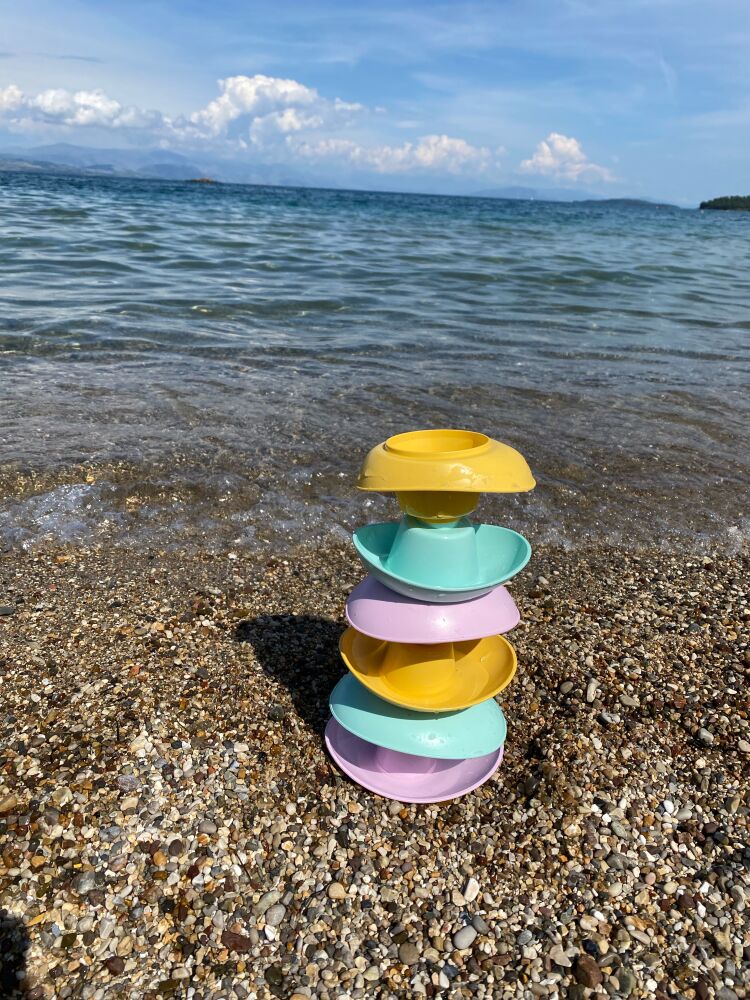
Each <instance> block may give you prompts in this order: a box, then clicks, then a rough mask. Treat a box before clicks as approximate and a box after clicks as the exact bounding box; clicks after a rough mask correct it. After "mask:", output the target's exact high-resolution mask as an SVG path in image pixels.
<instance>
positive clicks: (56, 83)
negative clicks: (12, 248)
mask: <svg viewBox="0 0 750 1000" xmlns="http://www.w3.org/2000/svg"><path fill="white" fill-rule="evenodd" d="M57 142H68V143H75V144H79V145H83V146H90V147H97V148H113V147H115V148H123V149H136V150H151V149H158V150H164V151H171V152H174V153H180V154H183V155H186V156H188V157H189V158H190V160H191V162H196V163H199V164H209V165H210V164H213V163H220V162H225V163H233V164H236V165H238V166H241V167H242V168H243V169H244V168H245V166H247V168H248V169H250V168H252V169H256V168H257V169H262V168H264V167H266V166H274V168H275V169H277V170H281V171H282V173H284V172H286V173H287V174H288V176H289V177H290V178H298V179H300V180H302V181H305V182H311V183H321V184H332V185H337V186H354V187H374V188H379V189H389V190H421V191H427V192H432V191H434V192H448V193H473V192H477V191H482V190H491V189H495V188H500V187H505V186H509V185H512V186H524V187H532V188H536V189H543V188H549V187H553V188H558V189H559V188H566V189H571V190H576V191H587V192H589V191H590V192H593V193H596V194H599V195H605V196H611V197H622V196H634V197H650V198H657V199H664V200H667V201H673V202H677V203H680V204H694V203H696V202H698V201H700V200H701V199H703V198H708V197H713V196H716V195H721V194H748V193H750V0H711V2H707V0H494V2H489V3H473V2H472V3H466V2H463V0H452V2H449V3H440V2H415V0H411V2H409V0H402V2H381V0H369V2H368V3H362V4H359V3H355V2H352V0H348V2H333V0H307V2H304V3H297V2H294V0H292V2H280V3H276V4H270V3H268V2H263V3H256V2H252V0H242V2H235V0H214V2H212V3H206V2H205V0H202V2H197V0H148V2H139V0H96V2H85V0H66V3H65V4H61V3H60V2H59V0H25V2H24V3H23V4H18V3H13V2H7V0H5V2H3V3H1V4H0V149H10V148H26V147H33V146H38V145H42V144H48V143H57Z"/></svg>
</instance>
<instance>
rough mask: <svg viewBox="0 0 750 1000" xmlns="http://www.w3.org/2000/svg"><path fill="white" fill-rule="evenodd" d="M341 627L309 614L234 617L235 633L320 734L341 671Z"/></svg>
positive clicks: (303, 717)
mask: <svg viewBox="0 0 750 1000" xmlns="http://www.w3.org/2000/svg"><path fill="white" fill-rule="evenodd" d="M343 631H344V625H342V624H340V623H339V622H335V621H331V620H330V619H328V618H318V617H315V616H313V615H259V616H258V617H257V618H248V619H246V620H244V621H241V622H239V623H238V624H237V626H236V628H235V633H234V637H235V639H236V640H237V641H238V642H246V643H248V644H249V645H250V646H251V647H252V649H253V652H254V653H255V655H256V657H257V659H258V662H259V664H260V666H261V669H262V670H263V672H264V673H265V674H266V675H267V676H268V677H272V678H273V679H274V680H276V681H278V682H279V683H280V684H282V685H283V686H284V687H285V688H286V689H287V691H288V692H289V695H290V697H291V699H292V701H293V703H294V708H295V711H296V712H297V715H298V716H299V717H300V718H301V719H302V720H303V721H304V722H305V723H306V724H307V725H308V726H309V727H310V728H311V729H312V730H313V731H314V732H316V733H318V734H319V735H321V736H322V734H323V731H324V729H325V726H326V722H327V721H328V716H329V714H330V712H329V709H328V696H329V695H330V693H331V691H332V690H333V687H334V685H335V684H336V682H337V681H338V680H339V678H340V677H342V676H343V674H344V673H346V668H345V666H344V664H343V662H342V660H341V657H340V655H339V639H340V638H341V635H342V633H343Z"/></svg>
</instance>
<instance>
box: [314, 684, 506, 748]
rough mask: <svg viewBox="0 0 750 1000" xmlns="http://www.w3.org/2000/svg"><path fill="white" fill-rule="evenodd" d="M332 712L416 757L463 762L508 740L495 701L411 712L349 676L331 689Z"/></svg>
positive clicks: (358, 731) (359, 731) (348, 725)
mask: <svg viewBox="0 0 750 1000" xmlns="http://www.w3.org/2000/svg"><path fill="white" fill-rule="evenodd" d="M330 705H331V714H332V715H333V717H334V719H335V720H336V721H337V722H338V723H339V725H341V726H343V727H344V729H346V730H347V731H348V732H350V733H354V735H355V736H359V738H360V739H362V740H367V742H368V743H374V744H375V745H376V746H380V747H385V748H386V749H387V750H395V751H397V752H398V753H410V754H414V755H416V756H417V757H435V758H439V759H441V760H463V759H465V758H467V757H483V756H484V755H485V754H489V753H493V752H494V751H495V750H497V749H498V747H500V746H502V745H503V744H504V743H505V733H506V725H505V716H504V715H503V713H502V709H501V708H500V706H499V705H498V704H497V702H496V701H494V699H492V698H490V699H488V700H487V701H483V702H481V703H480V704H479V705H473V706H472V707H471V708H464V709H462V710H461V711H460V712H441V713H439V714H429V713H427V712H412V711H410V710H409V709H408V708H399V707H398V705H391V704H390V702H387V701H383V699H382V698H378V697H377V696H376V695H374V694H373V693H372V692H371V691H368V690H367V688H366V687H365V686H364V685H363V684H360V682H359V681H358V680H357V679H356V678H355V677H353V676H352V674H347V675H346V676H345V677H342V678H341V680H340V681H339V682H338V684H337V685H336V687H335V688H334V689H333V691H332V692H331V700H330Z"/></svg>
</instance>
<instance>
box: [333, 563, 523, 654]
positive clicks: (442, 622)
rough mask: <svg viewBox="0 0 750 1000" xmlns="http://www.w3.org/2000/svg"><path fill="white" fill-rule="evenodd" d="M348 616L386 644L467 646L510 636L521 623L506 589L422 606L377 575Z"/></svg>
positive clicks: (355, 595)
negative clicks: (473, 641) (471, 641)
mask: <svg viewBox="0 0 750 1000" xmlns="http://www.w3.org/2000/svg"><path fill="white" fill-rule="evenodd" d="M346 617H347V619H348V620H349V624H350V625H353V626H354V628H356V629H357V631H358V632H364V634H365V635H369V636H372V638H373V639H382V640H383V641H385V642H418V643H431V642H464V641H466V640H467V639H484V638H485V637H486V636H489V635H499V634H500V633H502V632H510V630H511V629H512V628H515V627H516V625H517V624H518V622H519V620H520V617H521V616H520V614H519V612H518V608H517V607H516V604H515V601H514V600H513V598H512V597H511V596H510V594H509V593H508V591H507V590H506V589H505V587H495V589H494V590H491V591H490V592H489V594H484V595H483V596H482V597H475V598H474V599H473V600H471V601H460V602H459V603H458V604H432V603H429V602H428V601H416V600H414V599H413V598H411V597H404V596H403V594H397V593H396V591H395V590H390V589H389V588H388V587H386V586H384V584H382V583H380V582H379V581H378V580H376V579H375V578H374V577H372V576H368V577H366V578H365V579H364V580H363V581H362V583H360V584H359V585H358V586H357V587H355V588H354V590H353V591H352V592H351V594H350V595H349V600H348V601H347V602H346Z"/></svg>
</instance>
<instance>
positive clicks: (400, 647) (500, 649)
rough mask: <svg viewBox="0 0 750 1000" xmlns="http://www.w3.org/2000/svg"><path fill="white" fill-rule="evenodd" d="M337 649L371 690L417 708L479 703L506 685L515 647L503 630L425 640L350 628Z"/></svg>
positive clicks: (455, 708)
mask: <svg viewBox="0 0 750 1000" xmlns="http://www.w3.org/2000/svg"><path fill="white" fill-rule="evenodd" d="M339 649H340V650H341V657H342V659H343V661H344V663H345V664H346V665H347V667H348V668H349V670H350V671H351V672H352V674H354V676H355V677H356V678H357V680H358V681H360V682H361V683H362V684H364V685H365V687H367V688H369V689H370V691H372V693H373V694H376V695H377V696H378V697H379V698H383V699H384V700H385V701H389V702H391V704H393V705H400V706H401V707H403V708H410V709H412V710H414V711H416V712H456V711H459V710H460V709H462V708H470V707H471V706H472V705H478V704H479V703H480V702H482V701H486V700H487V699H488V698H493V697H494V696H495V695H496V694H498V692H500V691H502V690H503V688H505V687H507V686H508V684H510V682H511V681H512V680H513V677H514V675H515V672H516V653H515V650H514V649H513V647H512V646H511V644H510V643H509V642H508V640H507V639H504V638H503V637H502V636H501V635H491V636H489V637H488V638H485V639H475V640H471V641H468V642H441V643H431V644H429V645H423V644H416V643H402V642H382V641H381V640H379V639H373V638H372V637H371V636H368V635H364V634H363V633H362V632H358V631H357V630H356V629H354V628H348V629H347V630H346V632H344V634H343V636H342V637H341V642H340V643H339Z"/></svg>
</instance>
